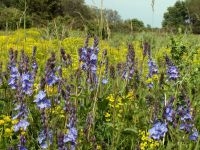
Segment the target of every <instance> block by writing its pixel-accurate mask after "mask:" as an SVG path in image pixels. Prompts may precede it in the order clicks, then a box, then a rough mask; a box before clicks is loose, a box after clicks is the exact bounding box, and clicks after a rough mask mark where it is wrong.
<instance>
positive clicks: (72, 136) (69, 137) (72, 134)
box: [63, 127, 78, 144]
mask: <svg viewBox="0 0 200 150" xmlns="http://www.w3.org/2000/svg"><path fill="white" fill-rule="evenodd" d="M77 135H78V133H77V130H76V128H75V127H71V128H70V129H69V133H68V134H66V135H65V136H64V139H63V141H64V143H67V142H72V143H74V144H76V138H77Z"/></svg>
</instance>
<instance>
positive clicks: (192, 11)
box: [162, 0, 200, 34]
mask: <svg viewBox="0 0 200 150" xmlns="http://www.w3.org/2000/svg"><path fill="white" fill-rule="evenodd" d="M163 17H164V18H163V22H162V26H163V28H164V29H165V30H167V31H172V32H177V30H178V29H180V28H181V29H182V30H184V31H189V32H192V33H195V34H200V0H185V1H177V2H176V3H175V4H174V6H172V7H168V9H167V11H166V12H165V14H164V16H163Z"/></svg>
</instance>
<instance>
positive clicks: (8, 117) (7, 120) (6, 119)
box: [3, 116, 11, 122]
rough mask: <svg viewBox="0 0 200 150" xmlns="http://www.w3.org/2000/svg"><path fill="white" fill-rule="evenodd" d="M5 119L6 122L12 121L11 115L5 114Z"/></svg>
mask: <svg viewBox="0 0 200 150" xmlns="http://www.w3.org/2000/svg"><path fill="white" fill-rule="evenodd" d="M3 120H4V121H5V122H11V118H10V116H5V117H4V118H3Z"/></svg>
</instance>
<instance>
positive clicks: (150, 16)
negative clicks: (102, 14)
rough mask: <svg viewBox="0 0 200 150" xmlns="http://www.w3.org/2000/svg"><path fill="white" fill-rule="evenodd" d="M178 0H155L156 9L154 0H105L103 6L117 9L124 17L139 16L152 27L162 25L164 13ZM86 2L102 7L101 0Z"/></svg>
mask: <svg viewBox="0 0 200 150" xmlns="http://www.w3.org/2000/svg"><path fill="white" fill-rule="evenodd" d="M176 1H177V0H155V3H154V11H153V10H152V5H151V3H152V0H103V8H109V9H113V10H117V11H118V13H119V15H120V16H121V18H122V19H133V18H137V19H139V20H141V21H143V22H144V24H145V25H147V24H149V25H151V27H161V26H162V20H163V14H164V13H165V12H166V11H167V8H168V7H169V6H173V5H174V3H175V2H176ZM85 3H86V4H88V5H92V6H97V7H99V8H100V6H101V0H85Z"/></svg>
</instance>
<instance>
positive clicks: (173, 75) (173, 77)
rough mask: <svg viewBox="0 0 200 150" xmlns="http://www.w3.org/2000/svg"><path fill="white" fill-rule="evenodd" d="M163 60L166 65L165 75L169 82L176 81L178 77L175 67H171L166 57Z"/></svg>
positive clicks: (171, 64)
mask: <svg viewBox="0 0 200 150" xmlns="http://www.w3.org/2000/svg"><path fill="white" fill-rule="evenodd" d="M165 60H166V64H167V75H168V78H169V80H176V79H178V77H179V72H178V68H177V67H176V66H175V65H173V63H172V62H171V60H170V59H169V57H168V56H166V57H165Z"/></svg>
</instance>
